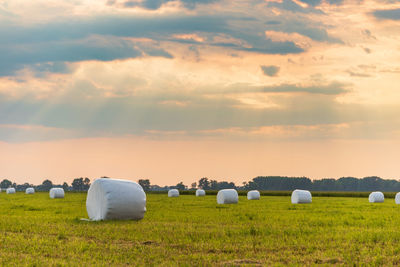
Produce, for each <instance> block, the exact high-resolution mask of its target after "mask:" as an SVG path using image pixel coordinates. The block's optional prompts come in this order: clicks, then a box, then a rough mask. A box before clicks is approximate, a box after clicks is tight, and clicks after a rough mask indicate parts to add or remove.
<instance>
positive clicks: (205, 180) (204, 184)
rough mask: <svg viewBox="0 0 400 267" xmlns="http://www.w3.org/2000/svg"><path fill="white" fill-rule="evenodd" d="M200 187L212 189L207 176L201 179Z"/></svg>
mask: <svg viewBox="0 0 400 267" xmlns="http://www.w3.org/2000/svg"><path fill="white" fill-rule="evenodd" d="M199 188H201V189H204V190H207V189H210V182H209V181H208V178H207V177H203V178H201V179H200V180H199Z"/></svg>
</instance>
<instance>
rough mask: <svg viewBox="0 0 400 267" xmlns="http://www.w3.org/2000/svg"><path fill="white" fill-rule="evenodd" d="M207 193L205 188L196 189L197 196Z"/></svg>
mask: <svg viewBox="0 0 400 267" xmlns="http://www.w3.org/2000/svg"><path fill="white" fill-rule="evenodd" d="M205 195H206V191H204V190H203V189H197V190H196V197H204V196H205Z"/></svg>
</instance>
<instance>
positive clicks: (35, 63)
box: [0, 0, 400, 185]
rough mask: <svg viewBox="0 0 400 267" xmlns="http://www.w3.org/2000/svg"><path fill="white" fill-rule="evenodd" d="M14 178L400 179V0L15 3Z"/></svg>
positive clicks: (2, 8)
mask: <svg viewBox="0 0 400 267" xmlns="http://www.w3.org/2000/svg"><path fill="white" fill-rule="evenodd" d="M0 37H1V38H0V179H4V178H7V179H10V180H12V181H16V182H18V183H22V182H30V183H41V182H42V181H43V180H44V179H51V180H52V181H53V182H62V181H67V182H71V181H72V179H73V178H76V177H89V178H91V179H93V178H97V177H100V176H103V175H106V176H109V177H114V178H122V179H131V180H137V179H139V178H148V179H150V181H151V182H152V183H157V184H159V185H166V184H168V185H172V184H176V183H178V182H180V181H183V182H184V183H185V184H190V183H192V182H194V181H197V180H199V178H201V177H208V178H210V179H216V180H228V181H234V182H236V183H239V184H241V183H242V182H243V181H248V180H250V179H252V178H254V177H256V176H258V175H285V176H307V177H310V178H312V179H319V178H326V177H331V178H339V177H342V176H355V177H364V176H369V175H377V176H381V177H383V178H394V179H398V178H400V164H399V163H400V1H396V0H387V1H385V0H382V1H370V0H366V1H346V0H343V1H340V0H328V1H320V0H273V1H269V0H267V1H261V0H255V1H242V0H237V1H231V0H228V1H224V0H221V1H219V0H180V1H174V0H109V1H98V0H68V1H60V0H46V1H45V0H35V1H22V0H11V1H8V0H0Z"/></svg>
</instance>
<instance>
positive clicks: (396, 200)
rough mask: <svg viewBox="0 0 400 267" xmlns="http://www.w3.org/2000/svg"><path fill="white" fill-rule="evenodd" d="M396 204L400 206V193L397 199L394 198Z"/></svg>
mask: <svg viewBox="0 0 400 267" xmlns="http://www.w3.org/2000/svg"><path fill="white" fill-rule="evenodd" d="M394 202H395V203H396V204H400V192H399V193H397V194H396V197H395V198H394Z"/></svg>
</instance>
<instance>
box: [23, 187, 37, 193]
mask: <svg viewBox="0 0 400 267" xmlns="http://www.w3.org/2000/svg"><path fill="white" fill-rule="evenodd" d="M25 194H35V189H34V188H33V187H28V188H27V189H26V190H25Z"/></svg>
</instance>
